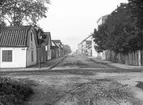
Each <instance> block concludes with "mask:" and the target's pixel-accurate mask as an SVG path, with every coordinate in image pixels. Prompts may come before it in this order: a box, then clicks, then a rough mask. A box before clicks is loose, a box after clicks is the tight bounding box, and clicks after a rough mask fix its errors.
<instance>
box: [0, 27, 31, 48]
mask: <svg viewBox="0 0 143 105" xmlns="http://www.w3.org/2000/svg"><path fill="white" fill-rule="evenodd" d="M30 27H31V26H10V27H1V28H0V31H1V32H0V47H20V46H27V36H28V30H29V29H30Z"/></svg>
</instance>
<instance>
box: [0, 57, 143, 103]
mask: <svg viewBox="0 0 143 105" xmlns="http://www.w3.org/2000/svg"><path fill="white" fill-rule="evenodd" d="M2 75H7V76H9V77H12V78H18V79H23V80H25V81H26V82H29V83H30V84H31V86H32V87H33V89H34V91H35V94H34V95H33V96H32V97H31V99H30V101H28V102H26V103H25V105H143V91H142V89H143V83H142V81H143V73H142V72H136V70H123V69H119V68H115V67H112V66H109V65H104V64H100V63H97V62H96V59H93V58H88V57H86V56H83V55H82V56H73V55H70V56H68V57H66V58H65V59H64V60H63V61H62V62H60V63H59V64H58V65H57V66H56V67H54V68H52V69H51V70H44V71H25V72H24V71H23V72H9V73H5V74H2Z"/></svg>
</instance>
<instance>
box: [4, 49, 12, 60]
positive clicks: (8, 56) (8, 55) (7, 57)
mask: <svg viewBox="0 0 143 105" xmlns="http://www.w3.org/2000/svg"><path fill="white" fill-rule="evenodd" d="M2 62H12V50H3V51H2Z"/></svg>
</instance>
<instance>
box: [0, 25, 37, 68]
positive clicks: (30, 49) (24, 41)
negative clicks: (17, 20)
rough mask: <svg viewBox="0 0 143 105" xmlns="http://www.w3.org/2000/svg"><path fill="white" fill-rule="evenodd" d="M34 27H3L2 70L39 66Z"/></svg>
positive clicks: (0, 50) (0, 39)
mask: <svg viewBox="0 0 143 105" xmlns="http://www.w3.org/2000/svg"><path fill="white" fill-rule="evenodd" d="M37 39H38V38H37V36H36V32H35V29H34V27H32V26H17V27H16V26H11V27H1V33H0V68H17V67H18V68H23V67H27V66H31V65H35V64H37V61H38V57H37V55H38V41H37Z"/></svg>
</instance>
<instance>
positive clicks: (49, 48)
mask: <svg viewBox="0 0 143 105" xmlns="http://www.w3.org/2000/svg"><path fill="white" fill-rule="evenodd" d="M47 59H48V60H50V59H51V47H50V44H48V45H47Z"/></svg>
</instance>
